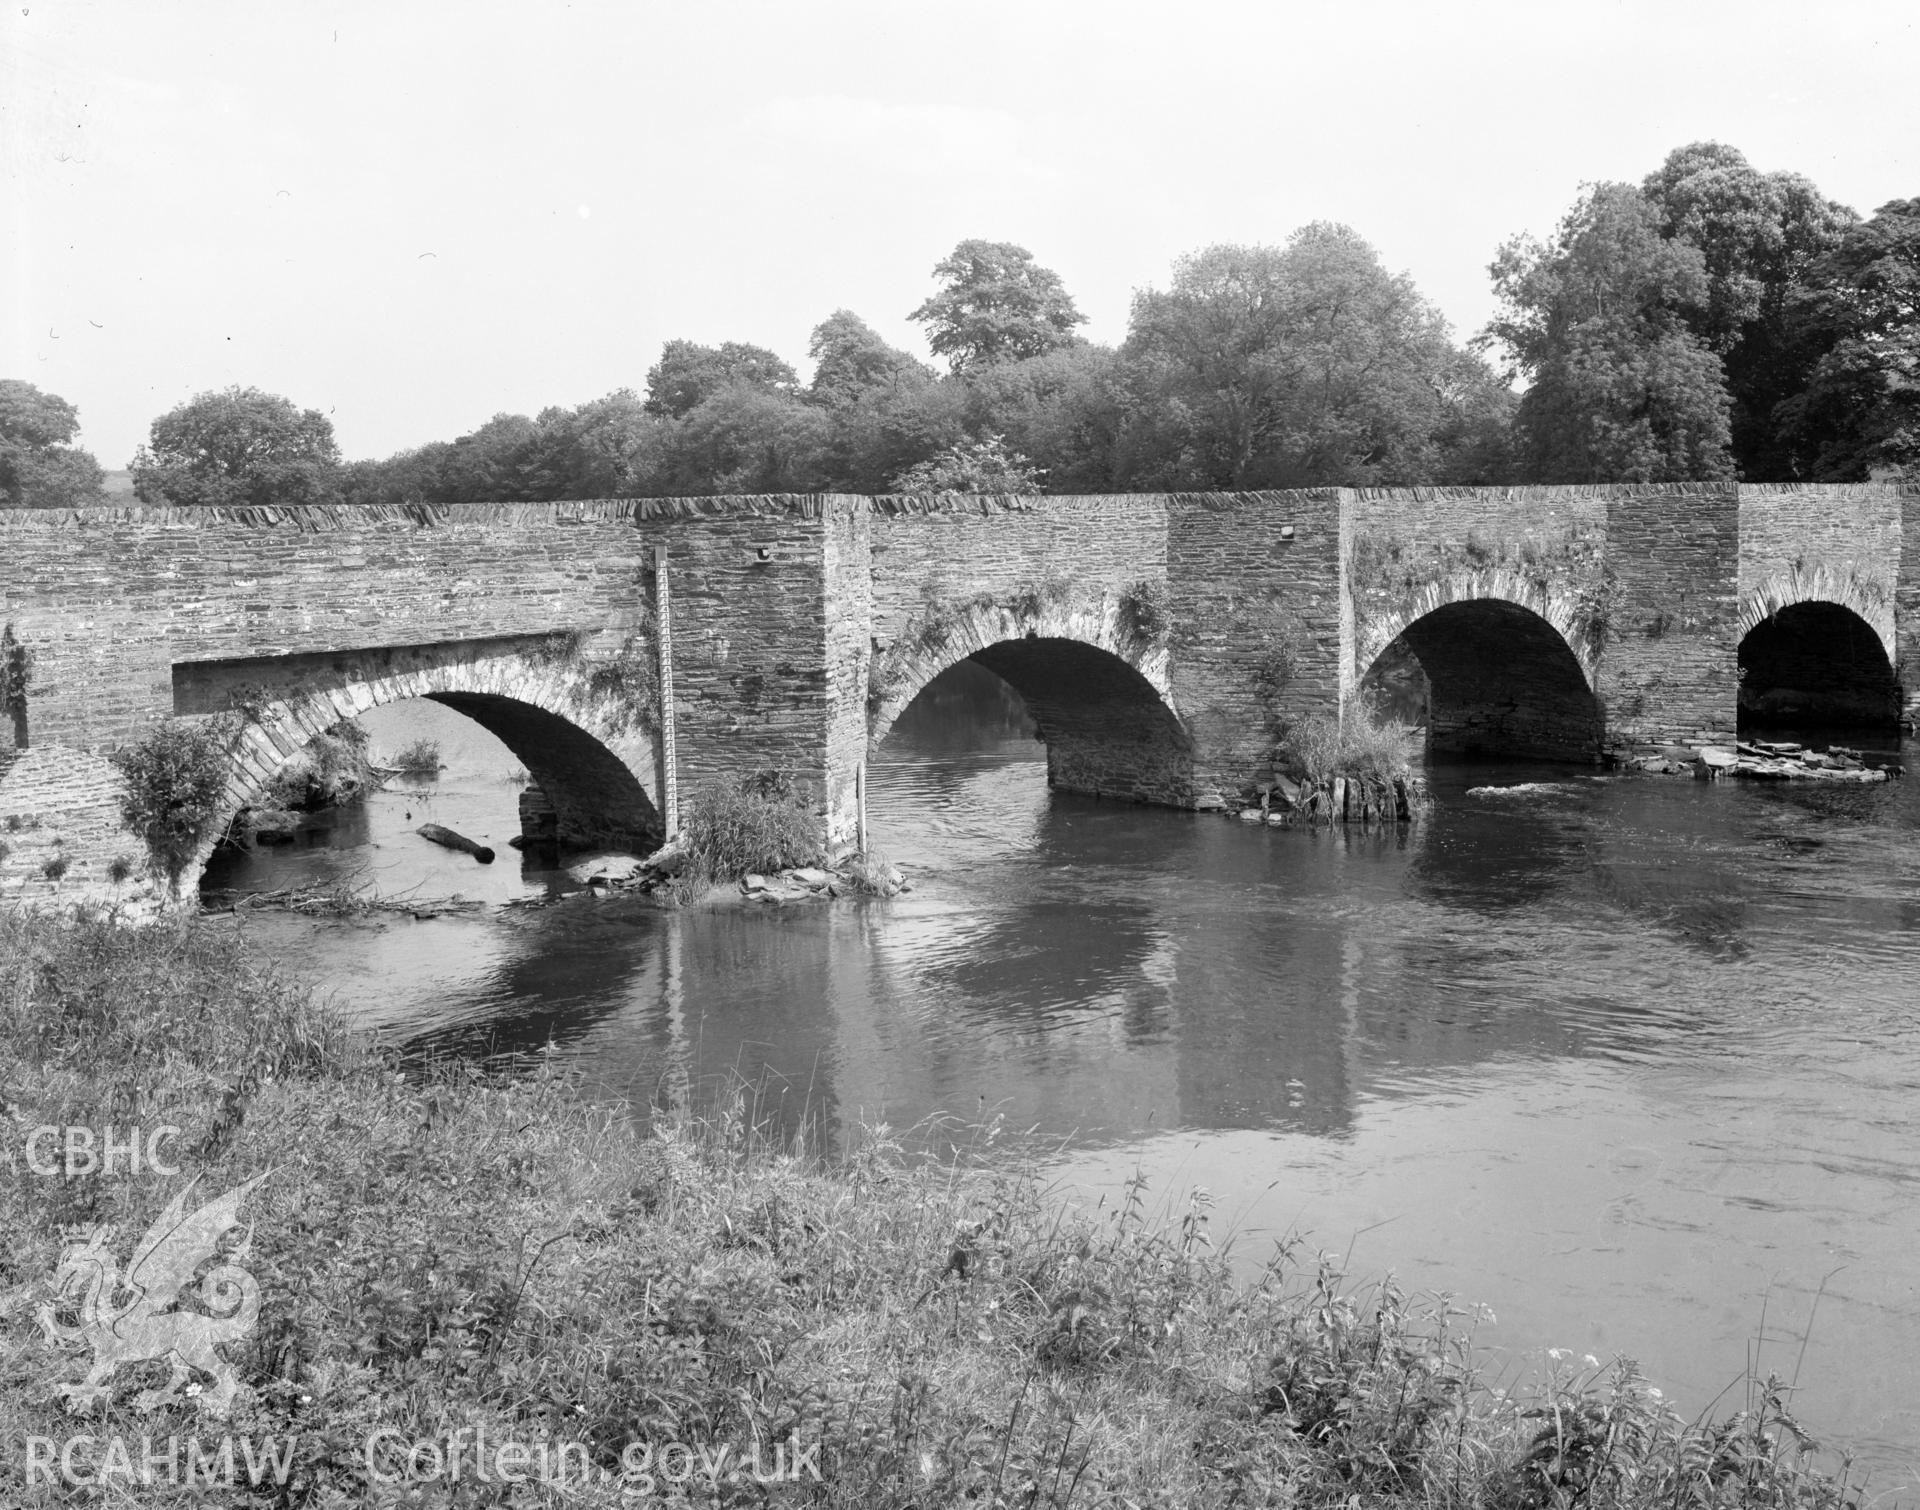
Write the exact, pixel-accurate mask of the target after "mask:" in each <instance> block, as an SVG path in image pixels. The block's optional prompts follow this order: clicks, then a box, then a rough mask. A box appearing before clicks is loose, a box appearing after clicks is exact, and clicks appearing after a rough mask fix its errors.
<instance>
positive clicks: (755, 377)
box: [646, 341, 797, 419]
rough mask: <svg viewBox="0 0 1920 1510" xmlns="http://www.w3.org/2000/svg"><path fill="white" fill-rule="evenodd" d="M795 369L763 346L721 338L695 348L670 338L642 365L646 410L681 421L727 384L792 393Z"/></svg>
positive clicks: (692, 343) (687, 342)
mask: <svg viewBox="0 0 1920 1510" xmlns="http://www.w3.org/2000/svg"><path fill="white" fill-rule="evenodd" d="M796 381H797V380H796V378H795V376H794V371H793V369H792V368H791V367H789V366H788V365H787V364H786V363H785V362H783V361H782V360H781V359H780V358H779V357H778V356H777V355H775V354H774V353H773V352H771V351H768V350H767V348H766V347H764V346H749V345H746V344H744V343H742V342H740V341H725V342H722V343H721V344H720V345H718V346H700V345H696V344H695V343H694V342H692V341H669V342H667V344H666V346H665V347H664V349H662V351H661V353H660V360H659V361H657V362H655V363H654V364H653V366H652V367H650V368H648V369H647V405H646V407H647V412H648V413H649V414H664V415H667V416H669V417H670V418H673V419H682V418H684V417H685V416H686V415H688V414H690V413H692V412H693V410H694V409H696V408H697V407H698V406H699V405H700V404H701V403H702V402H703V401H704V400H706V399H709V398H711V397H712V396H713V395H714V394H715V393H717V392H719V391H720V389H722V388H724V387H726V386H728V385H729V384H744V385H745V386H747V387H751V388H766V389H771V390H774V391H776V392H787V391H791V390H792V389H793V387H794V385H795V382H796Z"/></svg>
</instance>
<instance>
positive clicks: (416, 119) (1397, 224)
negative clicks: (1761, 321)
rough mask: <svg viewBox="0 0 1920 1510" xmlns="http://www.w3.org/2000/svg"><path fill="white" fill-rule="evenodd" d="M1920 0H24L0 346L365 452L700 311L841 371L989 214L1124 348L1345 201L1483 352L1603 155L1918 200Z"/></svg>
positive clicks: (1, 97) (534, 392) (2, 96)
mask: <svg viewBox="0 0 1920 1510" xmlns="http://www.w3.org/2000/svg"><path fill="white" fill-rule="evenodd" d="M1916 78H1920V6H1916V5H1915V4H1913V3H1912V0H1853V3H1848V0H1825V3H1823V4H1820V5H1814V4H1810V3H1793V4H1782V3H1773V0H1652V3H1639V0H1631V3H1628V0H1615V3H1608V0H1584V3H1581V4H1578V5H1570V4H1564V3H1560V4H1556V3H1553V0H1527V3H1522V4H1470V3H1453V4H1448V3H1444V0H1423V3H1366V0H1321V3H1317V4H1313V5H1298V4H1290V3H1284V0H1266V3H1236V4H1210V3H1205V0H1189V3H1186V4H1183V5H1179V6H1175V5H1172V4H1169V3H1165V0H1161V3H1157V4H1151V5H1147V4H1133V3H1131V0H1099V3H1084V4H1083V3H1072V4H1068V3H1048V0H1013V3H1001V0H968V3H966V4H964V5H962V4H958V3H952V0H949V3H947V4H944V5H937V6H936V5H925V4H914V3H912V0H881V3H873V4H867V3H854V0H832V3H816V0H785V3H747V0H674V3H672V4H664V3H657V0H627V3H618V4H616V3H611V0H607V3H599V0H595V3H576V4H571V5H568V4H560V3H554V0H547V3H541V4H532V3H521V4H513V5H507V4H495V3H490V0H369V3H329V0H302V3H300V4H297V5H262V4H259V3H257V0H241V3H210V0H92V3H89V0H25V3H22V0H9V5H8V7H7V9H6V10H5V11H4V14H0V144H3V146H4V171H5V180H6V181H5V198H4V202H3V203H0V296H3V297H4V301H5V308H4V316H3V319H4V326H3V327H0V377H17V378H22V379H24V380H26V381H28V382H31V383H33V384H35V385H37V386H38V387H40V388H42V389H44V390H47V391H49V392H53V393H57V394H59V395H61V396H62V397H64V398H66V399H67V400H69V401H70V402H72V403H74V404H75V405H77V406H78V408H79V411H80V421H81V433H80V436H79V441H80V443H81V444H82V445H84V446H86V447H87V448H88V449H90V450H92V451H93V452H94V453H95V454H96V455H97V456H98V457H99V459H100V461H101V463H102V465H104V466H106V467H107V468H109V469H115V468H123V467H125V466H126V465H127V464H128V461H129V459H130V458H131V456H132V454H133V452H134V450H135V449H136V448H137V447H138V446H139V445H140V444H141V443H142V442H144V441H145V439H146V437H147V431H148V426H149V425H150V424H151V423H152V421H153V419H154V418H155V417H156V416H158V415H160V414H163V413H165V412H166V411H167V410H169V409H171V408H173V407H174V406H175V405H177V404H179V403H182V402H184V401H185V400H187V399H189V398H191V397H192V396H193V395H194V394H196V393H201V392H205V391H207V390H210V389H218V388H224V387H227V386H229V385H233V384H239V385H243V386H251V387H259V388H264V389H267V390H269V391H270V392H274V393H280V394H284V395H285V396H287V397H288V398H290V399H292V400H294V402H296V403H297V404H299V405H300V406H301V407H303V408H312V409H318V410H321V411H322V412H324V413H326V414H327V415H329V416H330V417H331V418H332V420H333V423H334V427H335V433H336V435H337V437H338V439H339V442H340V447H341V450H342V453H343V454H344V455H345V456H347V457H349V458H356V457H365V456H376V457H377V456H387V455H390V454H392V453H393V452H395V451H398V450H401V449H403V448H406V447H411V446H417V445H421V444H424V443H425V442H427V441H431V440H451V439H453V438H455V437H457V436H459V435H462V434H465V433H467V432H469V431H471V430H473V429H475V428H476V427H478V426H479V425H481V424H483V423H485V422H486V420H487V419H489V418H490V417H491V416H493V415H494V414H496V413H502V412H507V413H528V414H532V413H537V412H538V411H539V410H541V409H543V408H545V407H547V406H549V405H556V404H557V405H564V406H572V405H575V404H579V403H582V402H585V401H586V400H589V399H593V398H597V397H599V396H601V395H602V394H605V393H608V392H611V391H613V390H614V389H617V388H622V387H628V388H633V389H636V390H640V389H644V387H645V383H646V372H647V369H648V367H650V366H651V365H652V364H653V363H654V362H655V361H656V360H657V359H658V356H659V352H660V347H661V344H662V343H663V342H664V341H667V340H670V339H675V338H684V339H688V340H693V341H698V342H702V343H706V344H718V343H719V342H721V341H728V340H732V341H749V342H753V343H755V344H758V345H762V346H768V347H771V348H772V349H774V350H775V351H777V352H778V353H780V354H781V355H782V356H783V357H785V358H786V359H787V360H788V361H789V362H791V363H793V364H794V365H795V367H796V368H798V369H799V370H800V371H801V373H802V375H803V376H804V375H805V373H806V371H807V363H806V347H807V337H808V333H809V332H810V331H811V330H812V328H813V326H814V325H816V324H817V323H819V322H820V321H821V320H822V319H824V318H825V317H826V316H827V315H829V314H831V313H832V312H833V311H834V310H836V309H839V308H847V309H851V310H853V311H854V312H855V313H857V314H859V315H861V316H862V317H863V318H865V319H866V320H867V321H868V323H870V324H871V325H873V326H874V327H875V328H876V329H877V330H878V331H879V332H880V333H881V334H882V335H884V336H885V337H886V338H887V339H888V340H890V341H893V342H894V343H896V344H898V345H900V346H903V347H906V348H907V349H908V350H911V351H914V352H917V353H919V354H921V355H925V354H926V345H925V341H924V339H923V335H922V332H921V330H920V327H918V326H917V325H915V324H914V323H913V322H912V321H911V320H909V319H908V318H907V315H908V313H909V311H911V310H912V309H913V308H914V307H915V306H917V305H918V304H919V303H920V302H921V301H922V300H923V299H925V298H926V297H927V295H928V294H929V293H931V292H932V291H933V289H934V287H935V282H934V278H933V274H932V269H933V266H934V264H935V263H936V262H938V261H939V260H940V259H941V258H942V257H943V256H945V255H946V253H947V252H949V251H950V250H952V248H953V247H954V245H955V244H956V243H957V242H959V241H961V240H963V239H966V238H969V237H981V238H984V239H987V240H993V241H1013V242H1017V243H1019V244H1020V245H1022V246H1024V247H1026V248H1028V249H1029V250H1030V251H1031V252H1032V253H1033V254H1034V257H1035V258H1036V260H1037V261H1039V262H1040V263H1041V264H1043V265H1044V266H1047V267H1050V268H1053V269H1054V270H1055V271H1056V272H1058V273H1059V274H1060V276H1061V277H1062V279H1063V280H1064V281H1065V283H1066V286H1067V288H1068V290H1069V292H1071V294H1072V295H1073V297H1074V298H1075V300H1076V302H1077V303H1078V305H1079V307H1080V309H1081V310H1082V312H1083V313H1085V314H1086V315H1087V316H1088V324H1087V325H1086V326H1085V327H1084V333H1085V334H1086V335H1088V336H1089V337H1091V338H1092V339H1094V340H1097V341H1103V342H1110V343H1117V342H1119V341H1120V340H1121V339H1123V338H1124V336H1125V334H1126V321H1127V311H1128V308H1129V304H1130V301H1131V299H1132V296H1133V294H1134V292H1135V291H1136V290H1138V289H1141V288H1144V287H1151V286H1164V285H1165V284H1166V282H1167V280H1168V278H1169V275H1170V272H1171V268H1172V265H1173V262H1174V259H1175V258H1177V257H1179V256H1180V255H1182V254H1183V253H1186V252H1191V251H1195V250H1198V249H1199V248H1201V247H1204V246H1208V245H1212V244H1214V243H1217V242H1270V243H1278V242H1281V241H1284V240H1285V238H1286V237H1287V236H1288V235H1289V234H1290V233H1292V232H1293V231H1295V230H1297V229H1298V228H1299V227H1301V226H1302V225H1305V224H1307V223H1309V222H1312V221H1316V220H1334V221H1343V222H1345V223H1346V224H1348V225H1351V226H1352V227H1354V228H1355V229H1356V230H1358V231H1359V232H1360V233H1361V234H1362V235H1363V236H1365V237H1366V238H1367V239H1368V240H1369V241H1371V242H1372V243H1373V245H1374V246H1375V247H1376V248H1377V249H1378V250H1379V252H1380V254H1381V257H1382V259H1383V260H1384V262H1385V263H1386V265H1387V266H1388V267H1389V268H1390V269H1391V270H1393V271H1394V272H1405V273H1408V274H1410V275H1411V276H1412V278H1413V280H1414V282H1415V283H1416V284H1417V285H1418V287H1419V288H1420V289H1421V291H1422V292H1423V293H1425V294H1426V295H1427V296H1428V297H1429V298H1430V299H1432V300H1433V301H1434V302H1435V303H1436V304H1437V305H1438V306H1439V307H1440V309H1441V310H1442V311H1443V312H1444V313H1445V314H1446V316H1447V317H1448V319H1449V320H1450V321H1451V322H1452V324H1453V326H1454V329H1455V332H1456V334H1457V335H1458V336H1460V337H1461V338H1462V339H1464V338H1466V337H1468V336H1470V335H1472V334H1473V333H1474V332H1475V331H1476V330H1478V329H1479V328H1480V327H1481V326H1482V325H1483V324H1484V323H1485V322H1486V320H1487V318H1488V317H1489V316H1490V315H1491V314H1492V313H1493V307H1494V302H1493V294H1492V290H1491V286H1490V284H1489V281H1488V277H1487V264H1488V263H1489V262H1490V261H1491V260H1492V258H1493V256H1494V253H1495V251H1496V250H1497V249H1498V247H1499V245H1500V244H1501V242H1503V241H1504V240H1506V239H1507V238H1509V237H1511V236H1513V235H1515V234H1517V233H1520V232H1533V233H1535V234H1541V235H1544V234H1548V233H1550V232H1551V230H1552V229H1553V226H1554V223H1555V222H1556V221H1557V220H1558V218H1559V217H1560V216H1561V215H1562V214H1563V213H1564V212H1565V210H1566V209H1567V208H1568V206H1569V205H1570V204H1571V203H1572V202H1573V200H1574V198H1575V197H1576V196H1577V194H1578V193H1579V191H1580V188H1581V185H1582V184H1585V183H1590V182H1595V181H1601V180H1608V179H1626V180H1631V181H1637V180H1639V179H1640V178H1642V177H1643V176H1645V175H1646V174H1647V173H1648V172H1650V171H1652V170H1653V169H1654V168H1656V167H1657V166H1658V165H1659V163H1660V161H1661V159H1662V158H1664V157H1665V156H1666V154H1667V153H1668V152H1669V151H1671V150H1672V149H1674V148H1675V147H1678V146H1681V145H1684V144H1686V143H1688V142H1693V141H1699V140H1709V139H1710V140H1717V141H1722V142H1726V143H1729V144H1731V145H1733V146H1736V147H1738V148H1739V149H1740V150H1741V151H1743V152H1744V153H1745V154H1746V155H1747V157H1748V159H1749V160H1750V161H1751V162H1753V163H1754V165H1755V166H1757V167H1759V168H1762V169H1766V170H1772V169H1779V168H1785V169H1791V170H1793V171H1796V172H1799V173H1803V174H1805V175H1806V176H1807V177H1809V178H1811V179H1812V180H1813V181H1814V182H1815V183H1816V184H1817V185H1818V186H1819V187H1820V188H1821V189H1822V190H1823V191H1824V192H1825V193H1826V194H1827V195H1829V196H1830V197H1832V198H1834V199H1838V200H1840V201H1841V202H1842V203H1845V204H1848V205H1851V206H1852V207H1853V208H1854V209H1856V210H1858V211H1860V212H1861V213H1862V214H1867V213H1871V212H1872V210H1873V209H1874V208H1876V207H1877V206H1878V205H1880V204H1883V203H1885V202H1886V201H1887V200H1890V199H1894V198H1904V197H1909V196H1913V195H1920V89H1916V88H1915V86H1914V80H1915V79H1916Z"/></svg>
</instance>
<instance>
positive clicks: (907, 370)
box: [807, 309, 933, 404]
mask: <svg viewBox="0 0 1920 1510" xmlns="http://www.w3.org/2000/svg"><path fill="white" fill-rule="evenodd" d="M807 356H808V357H809V358H810V359H811V360H812V362H813V364H814V366H813V384H812V387H811V388H810V389H809V390H808V392H809V395H810V396H811V397H812V398H813V399H814V400H815V401H816V402H818V403H823V404H849V403H855V402H857V401H858V400H859V399H861V398H862V397H864V396H865V395H867V394H870V393H872V392H873V391H874V390H875V389H876V388H892V387H897V386H899V385H901V384H903V383H904V384H909V385H916V386H924V385H925V384H927V383H931V382H932V381H933V373H932V372H931V371H930V370H929V369H928V367H927V366H926V364H925V363H924V362H921V361H919V360H917V359H916V358H914V357H912V356H909V355H908V354H907V353H906V352H904V351H901V350H900V349H899V348H898V347H894V346H889V345H888V344H887V343H886V341H884V340H883V339H882V338H881V336H880V333H879V332H878V331H876V330H875V329H874V328H873V327H872V326H871V325H869V324H867V322H866V321H865V320H863V319H861V318H860V317H859V316H858V315H856V314H855V313H854V312H853V311H852V310H850V309H836V310H835V311H834V312H833V313H832V314H830V315H828V316H827V318H826V319H824V320H822V321H821V322H820V323H819V324H818V325H816V326H814V327H813V335H812V336H811V337H810V338H809V339H808V341H807Z"/></svg>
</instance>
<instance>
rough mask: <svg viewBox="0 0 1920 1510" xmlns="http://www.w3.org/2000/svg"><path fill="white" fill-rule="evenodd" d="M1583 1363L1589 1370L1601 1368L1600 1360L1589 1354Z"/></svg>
mask: <svg viewBox="0 0 1920 1510" xmlns="http://www.w3.org/2000/svg"><path fill="white" fill-rule="evenodd" d="M1583 1361H1584V1362H1585V1363H1586V1365H1587V1367H1588V1368H1598V1367H1599V1366H1600V1360H1599V1359H1598V1358H1596V1357H1594V1356H1593V1354H1592V1353H1588V1354H1587V1356H1586V1358H1585V1359H1584V1360H1583Z"/></svg>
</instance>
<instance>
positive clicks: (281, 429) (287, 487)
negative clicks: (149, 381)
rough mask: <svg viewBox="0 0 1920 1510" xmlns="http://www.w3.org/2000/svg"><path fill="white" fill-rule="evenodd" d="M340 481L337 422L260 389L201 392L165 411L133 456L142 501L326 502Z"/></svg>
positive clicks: (136, 487) (335, 495) (135, 482)
mask: <svg viewBox="0 0 1920 1510" xmlns="http://www.w3.org/2000/svg"><path fill="white" fill-rule="evenodd" d="M340 482H341V468H340V449H339V447H338V446H337V445H335V444H334V439H333V422H332V421H331V420H329V419H328V418H327V417H326V415H324V414H322V413H320V411H319V410H317V409H299V408H296V407H294V405H293V403H292V402H291V401H290V400H288V399H285V398H282V397H280V396H279V395H278V394H274V393H265V392H262V391H261V390H260V389H258V388H239V387H234V388H228V389H225V390H223V391H221V392H218V393H202V394H197V395H196V396H195V397H193V398H191V399H189V400H188V401H187V402H186V403H184V404H180V405H178V406H176V407H175V408H173V409H170V410H168V411H167V412H166V413H165V414H163V415H161V416H160V417H159V418H158V419H156V420H155V421H154V422H153V425H152V427H151V428H150V430H149V432H148V441H147V444H146V445H144V446H142V447H141V448H140V450H139V452H138V453H137V454H136V455H135V456H134V458H133V491H134V493H135V495H136V496H137V497H138V498H139V499H140V500H141V502H143V503H177V504H258V505H268V504H298V503H326V502H331V501H333V500H334V499H336V498H338V497H339V494H340Z"/></svg>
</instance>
